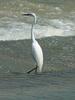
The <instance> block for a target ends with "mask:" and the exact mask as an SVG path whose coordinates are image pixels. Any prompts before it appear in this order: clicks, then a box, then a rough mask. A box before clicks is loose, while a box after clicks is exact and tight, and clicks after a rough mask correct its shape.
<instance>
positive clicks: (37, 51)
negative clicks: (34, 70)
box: [32, 40, 43, 72]
mask: <svg viewBox="0 0 75 100" xmlns="http://www.w3.org/2000/svg"><path fill="white" fill-rule="evenodd" d="M32 54H33V57H34V60H35V61H36V65H37V66H38V71H39V72H41V71H42V66H43V52H42V48H41V47H40V45H39V44H38V42H37V41H36V40H34V41H33V42H32Z"/></svg>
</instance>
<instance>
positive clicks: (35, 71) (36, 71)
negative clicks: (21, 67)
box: [27, 66, 37, 74]
mask: <svg viewBox="0 0 75 100" xmlns="http://www.w3.org/2000/svg"><path fill="white" fill-rule="evenodd" d="M34 70H35V73H37V66H36V67H35V68H33V69H31V70H29V71H28V72H27V73H28V74H30V73H31V72H32V71H34Z"/></svg>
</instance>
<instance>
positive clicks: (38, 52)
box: [23, 13, 43, 73]
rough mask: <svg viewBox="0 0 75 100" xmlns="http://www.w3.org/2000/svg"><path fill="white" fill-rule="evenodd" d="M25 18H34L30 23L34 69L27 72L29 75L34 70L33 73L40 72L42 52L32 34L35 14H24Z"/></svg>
mask: <svg viewBox="0 0 75 100" xmlns="http://www.w3.org/2000/svg"><path fill="white" fill-rule="evenodd" d="M23 15H25V16H32V17H33V18H34V22H33V23H32V27H31V40H32V55H33V58H34V61H35V62H36V67H35V68H33V69H31V70H30V71H28V72H27V73H30V72H32V71H34V70H35V73H37V71H38V72H42V67H43V52H42V48H41V47H40V45H39V43H38V42H37V41H36V39H35V36H34V33H33V26H34V25H35V24H36V19H37V18H36V14H35V13H24V14H23Z"/></svg>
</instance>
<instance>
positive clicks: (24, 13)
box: [22, 13, 37, 24]
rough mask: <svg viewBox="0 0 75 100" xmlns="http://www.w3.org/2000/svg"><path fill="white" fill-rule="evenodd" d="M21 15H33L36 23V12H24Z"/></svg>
mask: <svg viewBox="0 0 75 100" xmlns="http://www.w3.org/2000/svg"><path fill="white" fill-rule="evenodd" d="M22 15H24V16H32V17H34V24H36V19H37V18H36V14H35V13H24V14H22Z"/></svg>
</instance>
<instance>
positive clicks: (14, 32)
mask: <svg viewBox="0 0 75 100" xmlns="http://www.w3.org/2000/svg"><path fill="white" fill-rule="evenodd" d="M3 24H4V23H3ZM0 26H1V25H0ZM30 28H31V25H30V24H27V23H23V22H14V21H13V22H11V21H9V22H8V24H7V25H6V27H5V26H1V27H0V40H3V41H5V40H21V39H30V38H31V34H30ZM74 28H75V26H74V24H73V23H71V22H64V21H62V20H51V21H50V25H48V26H41V25H38V24H37V25H35V27H34V34H35V37H36V38H42V37H49V36H69V35H74V33H73V32H74Z"/></svg>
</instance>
